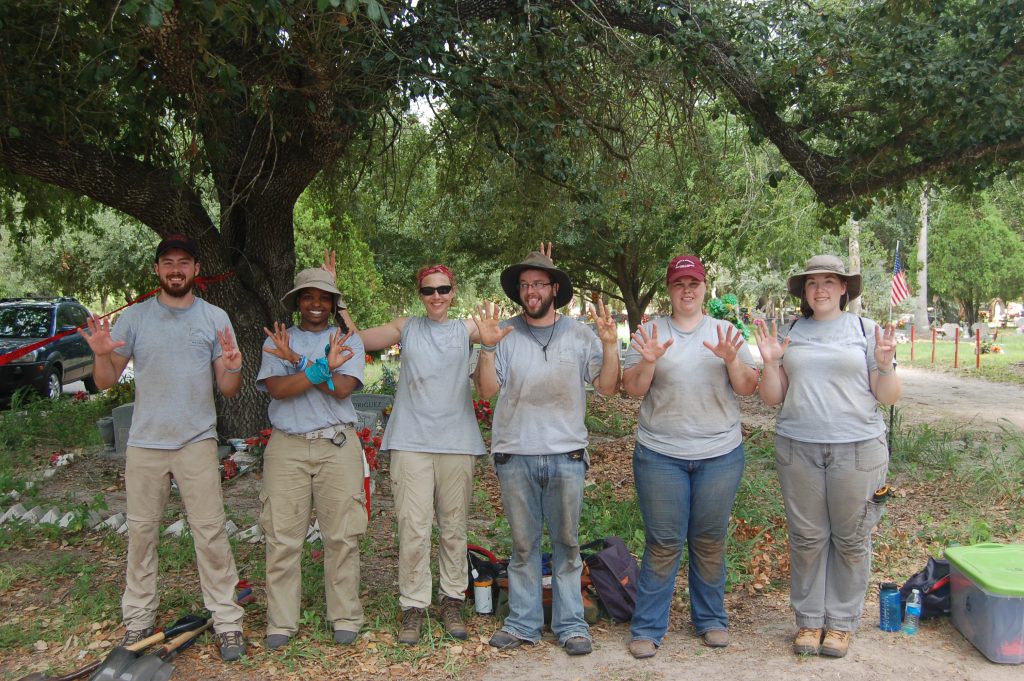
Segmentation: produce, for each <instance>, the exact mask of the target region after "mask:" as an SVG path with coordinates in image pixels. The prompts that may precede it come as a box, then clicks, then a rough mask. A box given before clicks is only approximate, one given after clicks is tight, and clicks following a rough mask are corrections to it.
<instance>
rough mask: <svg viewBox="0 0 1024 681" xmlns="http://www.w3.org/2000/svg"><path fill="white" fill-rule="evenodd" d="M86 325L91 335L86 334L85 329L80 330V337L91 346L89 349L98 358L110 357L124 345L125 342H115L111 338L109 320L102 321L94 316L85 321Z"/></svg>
mask: <svg viewBox="0 0 1024 681" xmlns="http://www.w3.org/2000/svg"><path fill="white" fill-rule="evenodd" d="M85 324H86V326H87V327H88V328H89V333H86V332H85V329H79V330H78V335H80V336H81V337H82V338H84V339H85V342H86V343H88V344H89V349H90V350H92V351H93V353H94V354H96V355H97V356H102V355H109V354H110V353H111V352H113V351H114V350H115V349H116V348H119V347H122V346H123V345H124V341H115V340H114V339H113V338H111V337H110V320H109V319H100V318H99V317H97V316H96V315H92V316H90V317H89V318H88V319H86V320H85Z"/></svg>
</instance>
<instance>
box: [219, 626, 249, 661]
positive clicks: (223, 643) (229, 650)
mask: <svg viewBox="0 0 1024 681" xmlns="http://www.w3.org/2000/svg"><path fill="white" fill-rule="evenodd" d="M217 643H218V644H220V659H221V660H223V661H224V662H234V661H235V660H237V659H239V658H241V657H242V656H243V655H245V638H243V637H242V632H240V631H222V632H221V633H219V634H217Z"/></svg>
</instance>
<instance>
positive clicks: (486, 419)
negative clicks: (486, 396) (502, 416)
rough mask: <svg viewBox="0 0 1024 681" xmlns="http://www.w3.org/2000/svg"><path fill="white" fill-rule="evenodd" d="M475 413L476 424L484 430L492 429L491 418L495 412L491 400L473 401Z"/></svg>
mask: <svg viewBox="0 0 1024 681" xmlns="http://www.w3.org/2000/svg"><path fill="white" fill-rule="evenodd" d="M473 412H474V413H475V414H476V422H477V423H478V424H479V425H481V426H483V427H484V428H490V427H491V417H492V416H493V415H494V412H493V411H492V410H491V402H490V400H473Z"/></svg>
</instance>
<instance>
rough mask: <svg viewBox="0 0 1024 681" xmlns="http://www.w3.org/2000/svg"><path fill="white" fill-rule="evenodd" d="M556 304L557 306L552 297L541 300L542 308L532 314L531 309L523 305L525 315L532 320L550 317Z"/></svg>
mask: <svg viewBox="0 0 1024 681" xmlns="http://www.w3.org/2000/svg"><path fill="white" fill-rule="evenodd" d="M554 304H555V297H554V296H553V295H552V296H551V297H549V298H546V299H544V300H541V303H540V307H538V308H537V309H536V310H535V311H533V312H531V311H530V309H529V308H528V307H526V305H523V314H525V315H526V316H527V317H529V318H530V319H543V318H544V317H546V316H547V315H548V313H549V312H551V307H552V306H553V305H554Z"/></svg>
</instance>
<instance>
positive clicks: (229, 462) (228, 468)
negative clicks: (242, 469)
mask: <svg viewBox="0 0 1024 681" xmlns="http://www.w3.org/2000/svg"><path fill="white" fill-rule="evenodd" d="M236 475H238V464H237V463H235V460H234V459H224V479H225V480H230V479H231V478H233V477H235V476H236Z"/></svg>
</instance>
